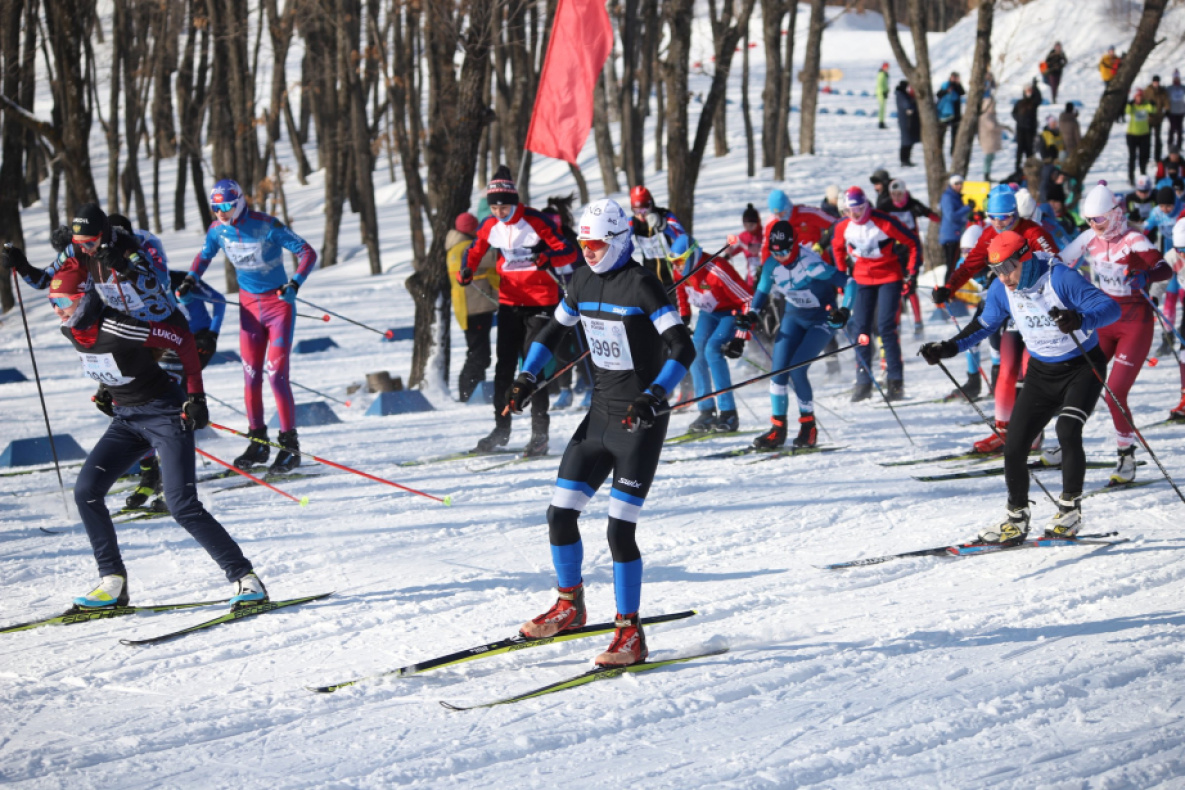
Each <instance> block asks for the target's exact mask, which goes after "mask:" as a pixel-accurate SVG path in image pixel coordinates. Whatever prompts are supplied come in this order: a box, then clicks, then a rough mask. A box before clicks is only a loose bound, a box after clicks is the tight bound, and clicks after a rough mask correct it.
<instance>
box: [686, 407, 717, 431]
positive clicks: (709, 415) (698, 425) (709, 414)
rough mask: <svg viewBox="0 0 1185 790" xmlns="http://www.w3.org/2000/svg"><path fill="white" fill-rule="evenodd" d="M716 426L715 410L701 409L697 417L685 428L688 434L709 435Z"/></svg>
mask: <svg viewBox="0 0 1185 790" xmlns="http://www.w3.org/2000/svg"><path fill="white" fill-rule="evenodd" d="M715 425H716V410H715V409H701V410H700V413H699V416H698V417H696V418H695V420H693V421H692V423H691V425H689V426H687V432H688V433H711V432H712V429H713V428H714V427H715Z"/></svg>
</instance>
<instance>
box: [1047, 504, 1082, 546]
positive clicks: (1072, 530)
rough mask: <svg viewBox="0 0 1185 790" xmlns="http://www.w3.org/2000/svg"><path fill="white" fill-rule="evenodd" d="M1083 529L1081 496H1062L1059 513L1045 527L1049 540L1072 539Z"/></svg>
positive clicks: (1058, 505)
mask: <svg viewBox="0 0 1185 790" xmlns="http://www.w3.org/2000/svg"><path fill="white" fill-rule="evenodd" d="M1081 528H1082V499H1081V494H1071V495H1070V496H1066V495H1065V494H1062V495H1061V496H1060V497H1059V498H1058V500H1057V513H1056V514H1055V515H1054V517H1053V518H1051V519H1050V520H1049V524H1048V526H1046V527H1045V537H1047V538H1072V537H1074V536H1075V535H1077V534H1078V530H1079V529H1081Z"/></svg>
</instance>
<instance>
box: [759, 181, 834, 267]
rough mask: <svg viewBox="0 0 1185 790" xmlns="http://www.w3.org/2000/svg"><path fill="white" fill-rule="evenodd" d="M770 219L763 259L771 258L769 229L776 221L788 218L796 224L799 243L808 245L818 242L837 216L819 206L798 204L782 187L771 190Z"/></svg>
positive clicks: (767, 225) (795, 232) (762, 244)
mask: <svg viewBox="0 0 1185 790" xmlns="http://www.w3.org/2000/svg"><path fill="white" fill-rule="evenodd" d="M768 204H769V213H770V220H769V222H767V223H766V224H765V233H764V234H763V239H764V240H763V241H762V243H761V260H762V262H763V263H764V262H765V261H768V260H769V231H770V229H771V228H773V226H774V223H775V222H778V221H779V220H786V221H787V222H789V223H790V224H791V225H793V226H794V236H795V238H797V239H798V243H799V244H805V245H807V246H808V247H810V246H812V245H814V244H818V243H819V242H820V241H822V239H823V234H824V233H826V232H827V231H828V230H829V229H830V228H832V227H834V226H835V217H833V216H831V215H830V214H828V213H827V212H826V211H823V210H822V209H819V208H812V207H810V206H798V205H795V203H794V201H793V200H791V199H790V196H789V195H787V194H786V193H785V192H783V191H782V190H780V189H773V190H770V193H769V198H768Z"/></svg>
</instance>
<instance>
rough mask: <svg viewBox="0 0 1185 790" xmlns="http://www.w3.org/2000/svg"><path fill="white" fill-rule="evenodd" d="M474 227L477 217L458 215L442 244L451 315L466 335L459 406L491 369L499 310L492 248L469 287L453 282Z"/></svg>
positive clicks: (467, 398)
mask: <svg viewBox="0 0 1185 790" xmlns="http://www.w3.org/2000/svg"><path fill="white" fill-rule="evenodd" d="M477 226H478V222H477V217H475V216H473V215H472V214H470V213H468V212H466V213H464V214H459V215H457V220H456V222H455V223H454V226H453V229H452V230H450V231H449V232H448V236H446V237H445V242H444V244H445V248H446V249H447V250H448V256H447V260H448V270H449V274H450V276H451V279H452V283H453V286H452V290H453V315H455V316H456V318H457V324H458V325H459V326H460V327H461V331H462V332H464V333H465V345H466V351H465V364H464V365H462V366H461V375H460V378H458V380H457V397H458V398H459V399H460V401H461V402H462V403H465V402H467V401H468V400H469V396H470V395H472V394H473V390H475V389H476V388H477V385H478V384H480V383H481V382H482V381H484V380H485V377H486V370H487V369H488V368H489V367H490V361H491V353H490V330H491V329H492V328H493V325H494V311H496V310H497V309H498V273H497V272H496V271H495V270H494V265H495V263H496V258H497V254H496V253H495V252H494V251H493V250H492V249H491V250H490V251H489V252H487V253H486V254H485V255H484V256H482V259H481V263H480V264H479V265H478V267H477V270H476V271H474V272H473V284H472V286H471V287H469V288H463V287H462V286H461V284H460V283H459V282H457V279H456V277H457V273H458V272H460V271H461V266H462V265H463V263H464V260H465V253H466V252H468V251H469V248H470V247H471V246H473V239H474V237H475V236H477Z"/></svg>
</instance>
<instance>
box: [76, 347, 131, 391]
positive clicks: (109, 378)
mask: <svg viewBox="0 0 1185 790" xmlns="http://www.w3.org/2000/svg"><path fill="white" fill-rule="evenodd" d="M78 357H79V359H81V360H82V372H83V373H84V374H86V375H87V376H88V377H89V378H92V379H94V380H95V381H97V382H99V383H100V384H106V385H107V386H109V387H118V386H121V385H123V384H129V383H131V382H132V381H133V378H132V377H131V376H125V375H123V372H122V371H121V370H120V369H119V365H118V364H117V363H116V361H115V357H114V355H112V354H84V353H82V352H81V351H80V352H78Z"/></svg>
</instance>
